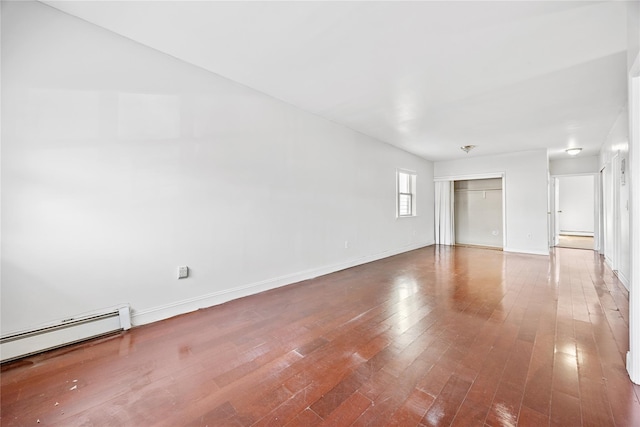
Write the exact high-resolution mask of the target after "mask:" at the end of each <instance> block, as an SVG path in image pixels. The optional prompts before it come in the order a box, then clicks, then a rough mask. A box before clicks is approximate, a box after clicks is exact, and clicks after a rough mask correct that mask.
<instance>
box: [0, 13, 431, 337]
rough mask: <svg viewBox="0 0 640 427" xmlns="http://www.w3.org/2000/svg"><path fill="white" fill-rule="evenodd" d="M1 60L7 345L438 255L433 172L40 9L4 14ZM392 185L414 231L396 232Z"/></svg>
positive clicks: (402, 223)
mask: <svg viewBox="0 0 640 427" xmlns="http://www.w3.org/2000/svg"><path fill="white" fill-rule="evenodd" d="M2 42H3V46H2V102H3V108H2V123H3V128H2V132H3V133H2V137H3V145H2V206H3V212H2V306H1V308H2V318H1V320H2V332H3V334H4V333H8V332H13V331H17V330H22V329H27V328H30V327H32V326H34V325H38V324H40V323H44V322H48V321H51V320H56V319H60V318H63V317H66V316H69V315H74V314H80V313H83V312H86V311H90V310H94V309H97V308H101V307H107V306H111V305H115V304H118V303H130V304H131V305H132V308H133V310H134V318H133V321H134V323H137V324H140V323H145V322H149V321H154V320H157V319H161V318H164V317H167V316H170V315H175V314H178V313H181V312H185V311H189V310H193V309H196V308H198V307H203V306H208V305H212V304H216V303H220V302H223V301H226V300H228V299H231V298H235V297H239V296H243V295H247V294H250V293H254V292H258V291H261V290H264V289H268V288H272V287H275V286H280V285H283V284H287V283H291V282H294V281H297V280H300V279H304V278H308V277H313V276H316V275H318V274H322V273H326V272H329V271H333V270H336V269H340V268H344V267H348V266H351V265H354V264H357V263H361V262H365V261H368V260H372V259H377V258H380V257H384V256H387V255H391V254H394V253H398V252H401V251H405V250H409V249H412V248H417V247H420V246H424V245H429V244H432V243H433V241H434V235H433V165H432V163H430V162H428V161H425V160H423V159H420V158H418V157H416V156H413V155H410V154H408V153H407V152H404V151H401V150H398V149H395V148H393V147H391V146H389V145H387V144H383V143H381V142H378V141H376V140H373V139H371V138H369V137H366V136H364V135H362V134H359V133H357V132H354V131H352V130H349V129H347V128H345V127H342V126H339V125H336V124H334V123H332V122H329V121H326V120H323V119H320V118H318V117H316V116H313V115H311V114H308V113H305V112H303V111H301V110H299V109H296V108H294V107H292V106H290V105H287V104H284V103H281V102H279V101H277V100H274V99H272V98H270V97H268V96H265V95H263V94H261V93H258V92H255V91H253V90H251V89H248V88H246V87H243V86H241V85H238V84H235V83H233V82H231V81H228V80H226V79H224V78H221V77H219V76H216V75H214V74H211V73H209V72H205V71H204V70H201V69H199V68H196V67H193V66H190V65H188V64H186V63H183V62H181V61H179V60H176V59H174V58H171V57H169V56H166V55H164V54H161V53H159V52H156V51H154V50H152V49H148V48H146V47H144V46H142V45H139V44H136V43H134V42H131V41H129V40H128V39H125V38H123V37H120V36H116V35H114V34H112V33H110V32H108V31H105V30H102V29H100V28H98V27H96V26H93V25H91V24H88V23H86V22H84V21H81V20H78V19H76V18H73V17H70V16H68V15H65V14H63V13H60V12H58V11H56V10H54V9H51V8H49V7H47V6H44V5H42V4H39V3H17V2H16V3H14V2H3V3H2ZM256 72H259V70H256ZM397 168H404V169H409V170H414V171H416V172H417V176H418V182H417V192H418V193H417V212H418V215H419V216H418V217H416V218H401V219H396V218H395V177H396V175H395V174H396V169H397ZM345 242H348V244H347V245H345ZM345 246H348V247H346V248H345ZM178 265H188V266H189V267H190V268H191V277H189V278H188V279H183V280H176V267H177V266H178Z"/></svg>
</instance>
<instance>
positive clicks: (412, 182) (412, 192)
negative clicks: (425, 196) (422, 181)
mask: <svg viewBox="0 0 640 427" xmlns="http://www.w3.org/2000/svg"><path fill="white" fill-rule="evenodd" d="M400 174H403V175H407V177H408V182H409V192H408V193H407V192H401V191H400ZM417 176H418V175H417V174H416V172H415V171H411V170H407V169H398V170H396V218H410V217H414V216H417V212H416V181H417ZM407 195H408V196H409V200H410V203H411V212H410V213H408V214H401V213H400V198H401V196H407Z"/></svg>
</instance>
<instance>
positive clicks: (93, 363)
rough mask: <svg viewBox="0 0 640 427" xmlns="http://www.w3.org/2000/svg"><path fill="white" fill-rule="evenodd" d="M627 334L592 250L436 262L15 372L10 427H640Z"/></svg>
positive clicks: (0, 394) (333, 283)
mask: <svg viewBox="0 0 640 427" xmlns="http://www.w3.org/2000/svg"><path fill="white" fill-rule="evenodd" d="M628 322H629V311H628V293H627V292H626V290H625V289H624V286H623V285H622V284H621V283H620V282H619V281H618V280H617V278H616V276H615V275H614V274H613V273H612V272H611V271H610V270H609V269H608V267H607V266H606V264H604V262H603V261H602V258H601V257H600V256H599V255H597V254H595V253H593V252H592V251H585V250H575V249H565V248H560V249H555V250H554V252H553V253H552V254H551V256H550V257H548V258H547V257H541V256H535V255H523V254H515V253H506V252H500V251H491V250H485V249H479V248H462V247H447V246H430V247H426V248H423V249H420V250H416V251H412V252H408V253H404V254H401V255H397V256H394V257H390V258H386V259H383V260H380V261H376V262H373V263H369V264H365V265H361V266H358V267H354V268H350V269H347V270H343V271H339V272H336V273H333V274H330V275H326V276H322V277H318V278H315V279H313V280H307V281H304V282H301V283H298V284H294V285H290V286H287V287H283V288H279V289H275V290H272V291H268V292H264V293H261V294H258V295H254V296H251V297H247V298H242V299H239V300H235V301H231V302H229V303H226V304H222V305H220V306H216V307H212V308H209V309H206V310H199V311H197V312H194V313H189V314H186V315H181V316H177V317H175V318H172V319H168V320H165V321H162V322H157V323H154V324H150V325H146V326H142V327H137V328H134V329H132V330H130V331H128V332H126V333H120V334H116V335H113V336H110V337H105V338H100V339H97V340H93V341H89V342H86V343H82V344H78V345H74V346H69V347H66V348H61V349H57V350H53V351H50V352H47V353H43V354H40V355H34V356H30V357H27V358H24V359H22V360H19V361H15V362H10V363H6V364H4V365H2V375H1V376H0V385H1V389H0V399H1V400H0V402H1V405H2V407H1V412H0V424H1V425H2V426H23V425H64V426H83V425H118V426H139V425H154V426H176V425H193V426H204V425H215V426H285V425H287V426H290V427H294V426H317V425H332V426H343V425H353V426H384V425H389V426H417V425H455V426H482V427H485V426H494V425H495V426H498V425H500V426H504V425H520V426H528V425H531V426H543V425H544V426H596V425H597V426H609V425H610V426H616V427H624V426H635V425H640V399H639V395H640V386H637V385H634V384H632V383H631V382H630V381H629V378H628V376H627V373H626V368H625V353H626V351H627V350H628ZM38 420H40V423H38V422H37V421H38Z"/></svg>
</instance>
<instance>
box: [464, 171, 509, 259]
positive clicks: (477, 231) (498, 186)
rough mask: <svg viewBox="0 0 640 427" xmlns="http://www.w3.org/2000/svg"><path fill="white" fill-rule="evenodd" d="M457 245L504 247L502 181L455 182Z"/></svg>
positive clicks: (499, 179) (493, 179)
mask: <svg viewBox="0 0 640 427" xmlns="http://www.w3.org/2000/svg"><path fill="white" fill-rule="evenodd" d="M454 192H455V196H454V197H455V201H454V206H455V209H454V216H455V217H454V225H455V244H456V245H466V246H481V247H486V248H492V249H502V248H503V241H504V238H503V233H502V229H503V215H502V212H503V209H502V178H488V179H472V180H461V181H455V182H454Z"/></svg>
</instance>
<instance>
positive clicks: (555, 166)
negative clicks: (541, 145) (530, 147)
mask: <svg viewBox="0 0 640 427" xmlns="http://www.w3.org/2000/svg"><path fill="white" fill-rule="evenodd" d="M599 166H600V159H599V157H598V156H586V157H582V156H580V155H578V156H577V157H571V158H567V159H554V160H550V161H549V173H550V174H551V175H577V174H584V173H598V172H599V171H600V168H599Z"/></svg>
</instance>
